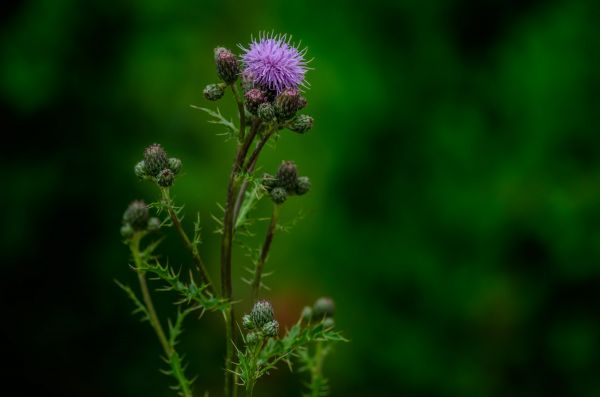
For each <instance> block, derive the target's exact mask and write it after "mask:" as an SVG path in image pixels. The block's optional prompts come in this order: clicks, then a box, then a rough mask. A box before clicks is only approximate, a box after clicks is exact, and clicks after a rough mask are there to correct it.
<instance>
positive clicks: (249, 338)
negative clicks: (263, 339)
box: [246, 332, 258, 345]
mask: <svg viewBox="0 0 600 397" xmlns="http://www.w3.org/2000/svg"><path fill="white" fill-rule="evenodd" d="M256 342H258V335H257V334H256V332H248V334H247V335H246V344H247V345H255V344H256Z"/></svg>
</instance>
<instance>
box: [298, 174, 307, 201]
mask: <svg viewBox="0 0 600 397" xmlns="http://www.w3.org/2000/svg"><path fill="white" fill-rule="evenodd" d="M309 190H310V179H308V177H307V176H301V177H298V180H297V181H296V194H297V195H298V196H302V195H303V194H305V193H308V191H309Z"/></svg>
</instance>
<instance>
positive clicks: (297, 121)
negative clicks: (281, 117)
mask: <svg viewBox="0 0 600 397" xmlns="http://www.w3.org/2000/svg"><path fill="white" fill-rule="evenodd" d="M312 126H313V118H312V117H310V116H309V115H307V114H299V115H297V116H296V117H294V118H293V119H292V121H291V122H290V124H289V127H288V128H289V129H290V130H292V131H294V132H297V133H299V134H304V133H305V132H306V131H308V130H310V129H311V128H312Z"/></svg>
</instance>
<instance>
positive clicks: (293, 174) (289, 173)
mask: <svg viewBox="0 0 600 397" xmlns="http://www.w3.org/2000/svg"><path fill="white" fill-rule="evenodd" d="M297 180H298V169H297V168H296V164H294V162H293V161H284V162H283V163H281V165H280V166H279V170H277V182H278V185H279V186H281V187H283V188H284V189H285V190H287V191H288V192H295V190H296V181H297Z"/></svg>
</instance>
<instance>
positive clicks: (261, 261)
mask: <svg viewBox="0 0 600 397" xmlns="http://www.w3.org/2000/svg"><path fill="white" fill-rule="evenodd" d="M278 218H279V205H278V204H275V203H274V204H273V213H272V215H271V222H270V223H269V228H268V229H267V234H266V235H265V241H264V243H263V246H262V249H261V250H260V257H259V258H258V262H257V263H256V269H255V271H254V280H253V281H252V298H253V300H254V301H256V300H257V299H258V294H259V293H260V283H261V278H262V274H263V270H264V267H265V262H266V261H267V257H268V255H269V250H270V249H271V243H272V242H273V237H274V236H275V229H276V228H277V220H278Z"/></svg>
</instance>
